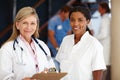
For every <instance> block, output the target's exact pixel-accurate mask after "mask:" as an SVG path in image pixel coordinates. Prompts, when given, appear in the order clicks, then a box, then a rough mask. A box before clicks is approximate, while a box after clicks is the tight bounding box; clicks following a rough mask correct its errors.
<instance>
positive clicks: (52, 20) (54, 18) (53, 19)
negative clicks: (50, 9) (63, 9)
mask: <svg viewBox="0 0 120 80" xmlns="http://www.w3.org/2000/svg"><path fill="white" fill-rule="evenodd" d="M58 19H59V16H58V15H55V16H53V17H52V18H51V19H50V20H49V22H54V21H57V20H58Z"/></svg>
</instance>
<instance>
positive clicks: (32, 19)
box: [22, 15, 37, 21]
mask: <svg viewBox="0 0 120 80" xmlns="http://www.w3.org/2000/svg"><path fill="white" fill-rule="evenodd" d="M26 20H28V21H36V20H37V18H36V17H35V16H34V15H29V16H27V17H25V18H24V19H23V20H22V21H26Z"/></svg>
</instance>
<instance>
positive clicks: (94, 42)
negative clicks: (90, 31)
mask: <svg viewBox="0 0 120 80" xmlns="http://www.w3.org/2000/svg"><path fill="white" fill-rule="evenodd" d="M89 42H90V44H91V45H92V46H94V47H96V48H103V46H102V44H101V43H100V42H99V40H98V39H97V38H95V37H93V36H92V35H89Z"/></svg>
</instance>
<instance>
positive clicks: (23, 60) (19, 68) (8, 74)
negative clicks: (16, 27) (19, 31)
mask: <svg viewBox="0 0 120 80" xmlns="http://www.w3.org/2000/svg"><path fill="white" fill-rule="evenodd" d="M17 41H18V42H19V43H18V44H17V43H15V49H16V50H13V42H14V41H11V42H7V43H6V44H4V45H3V46H2V48H1V49H0V80H22V79H23V78H24V77H31V76H32V75H33V74H35V73H36V68H35V62H34V59H33V57H32V56H31V54H30V53H29V51H28V48H27V47H26V46H25V44H24V43H23V42H22V40H20V38H17ZM38 42H39V43H40V44H41V46H42V47H43V49H44V50H45V51H46V53H47V54H48V55H49V56H50V51H49V49H48V47H47V46H46V44H45V43H44V42H43V41H41V40H38ZM34 43H35V47H36V50H37V59H38V63H39V64H38V67H39V72H41V71H43V70H44V68H51V67H55V65H54V63H53V60H52V59H51V60H49V61H48V60H47V57H46V55H45V53H44V52H43V51H42V50H41V48H40V47H39V46H38V44H36V42H34ZM20 47H22V48H23V52H22V50H21V49H20Z"/></svg>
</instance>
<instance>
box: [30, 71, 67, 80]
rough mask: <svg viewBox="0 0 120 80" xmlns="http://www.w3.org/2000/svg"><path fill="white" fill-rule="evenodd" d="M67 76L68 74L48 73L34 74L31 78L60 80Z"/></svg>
mask: <svg viewBox="0 0 120 80" xmlns="http://www.w3.org/2000/svg"><path fill="white" fill-rule="evenodd" d="M65 75H67V73H56V72H48V73H37V74H34V75H33V76H32V77H31V78H32V79H37V80H60V79H61V78H62V77H64V76H65Z"/></svg>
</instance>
